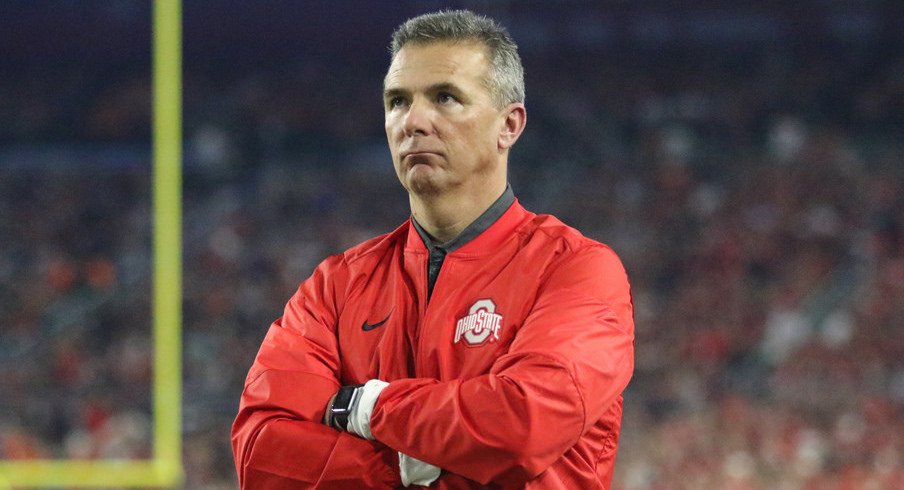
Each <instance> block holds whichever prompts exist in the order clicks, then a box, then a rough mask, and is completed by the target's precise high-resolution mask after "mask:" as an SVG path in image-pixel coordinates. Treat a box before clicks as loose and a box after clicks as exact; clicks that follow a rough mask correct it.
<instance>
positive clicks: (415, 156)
mask: <svg viewBox="0 0 904 490" xmlns="http://www.w3.org/2000/svg"><path fill="white" fill-rule="evenodd" d="M441 156H442V154H440V153H437V152H433V151H424V150H417V151H404V152H402V153H401V155H400V157H401V161H402V162H404V163H405V164H406V165H407V166H408V167H409V168H412V167H415V166H418V165H428V166H429V165H430V163H431V161H432V160H433V159H434V158H436V157H441Z"/></svg>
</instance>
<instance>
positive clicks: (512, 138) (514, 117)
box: [496, 102, 527, 153]
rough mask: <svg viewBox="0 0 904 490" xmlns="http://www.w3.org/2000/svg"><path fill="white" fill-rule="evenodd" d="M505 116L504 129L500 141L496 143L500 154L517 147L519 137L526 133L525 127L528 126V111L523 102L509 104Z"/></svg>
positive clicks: (504, 112)
mask: <svg viewBox="0 0 904 490" xmlns="http://www.w3.org/2000/svg"><path fill="white" fill-rule="evenodd" d="M503 114H504V117H505V119H504V120H503V124H502V128H500V130H499V139H498V140H497V141H496V146H497V148H498V149H499V152H500V153H502V152H504V151H507V150H508V149H509V148H511V147H512V146H514V145H515V142H516V141H518V137H520V136H521V133H522V132H523V131H524V125H525V124H527V111H526V110H525V109H524V104H523V103H521V102H514V103H511V104H509V105H508V107H506V108H505V110H504V111H503Z"/></svg>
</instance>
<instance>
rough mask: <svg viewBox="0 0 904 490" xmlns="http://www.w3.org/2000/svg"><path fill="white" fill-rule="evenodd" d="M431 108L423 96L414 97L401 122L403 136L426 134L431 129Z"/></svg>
mask: <svg viewBox="0 0 904 490" xmlns="http://www.w3.org/2000/svg"><path fill="white" fill-rule="evenodd" d="M431 120H432V109H431V108H430V104H428V103H427V102H426V101H425V100H423V97H415V98H414V100H413V101H412V102H411V105H410V106H408V111H407V112H406V113H405V117H404V121H403V122H402V124H403V128H404V131H405V136H426V135H428V134H430V132H431V131H432V127H433V124H432V122H431Z"/></svg>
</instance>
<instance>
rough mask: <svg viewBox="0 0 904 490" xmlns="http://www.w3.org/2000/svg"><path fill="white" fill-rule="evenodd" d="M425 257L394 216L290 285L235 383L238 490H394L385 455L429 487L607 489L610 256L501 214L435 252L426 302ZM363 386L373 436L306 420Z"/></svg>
mask: <svg viewBox="0 0 904 490" xmlns="http://www.w3.org/2000/svg"><path fill="white" fill-rule="evenodd" d="M427 256H428V252H427V249H426V247H425V245H424V243H423V241H422V239H421V238H420V236H419V235H418V234H417V232H416V230H415V229H414V226H413V224H412V222H411V221H410V220H409V221H408V222H407V223H406V224H404V225H402V226H401V227H399V228H398V229H396V230H395V231H393V232H392V233H389V234H386V235H383V236H380V237H377V238H375V239H372V240H369V241H367V242H364V243H362V244H361V245H358V246H356V247H354V248H352V249H350V250H348V251H346V252H345V253H343V254H339V255H335V256H332V257H330V258H328V259H326V260H325V261H324V262H323V263H321V264H320V265H319V266H318V267H317V269H316V270H315V271H314V273H313V274H312V275H311V277H310V278H309V279H307V280H306V281H305V282H303V283H302V284H301V286H300V287H299V289H298V291H297V292H296V293H295V295H294V296H293V297H292V298H291V299H290V300H289V303H288V304H287V305H286V309H285V313H284V315H283V317H282V318H280V319H279V320H277V321H276V322H274V323H273V325H272V326H271V327H270V330H269V332H268V333H267V335H266V338H265V339H264V341H263V343H262V345H261V348H260V351H259V353H258V355H257V358H256V360H255V362H254V365H253V366H252V367H251V370H250V372H249V373H248V378H247V380H246V384H245V391H244V393H243V394H242V399H241V405H240V407H239V413H238V417H237V418H236V420H235V424H234V426H233V432H232V445H233V450H234V454H235V461H236V467H237V470H238V475H239V481H240V483H241V486H242V488H244V489H255V490H257V489H290V488H291V489H298V488H310V487H318V488H340V489H349V488H352V489H354V488H393V487H397V486H400V479H399V470H398V459H397V453H396V451H400V452H402V453H405V454H407V455H409V456H413V457H415V458H418V459H420V460H423V461H426V462H428V463H431V464H433V465H436V466H438V467H440V468H442V469H443V470H444V471H443V473H442V476H441V477H440V478H439V480H437V482H436V483H434V484H433V486H432V487H433V488H442V489H447V488H448V489H451V488H485V487H491V488H492V487H499V488H535V489H539V488H543V489H547V488H563V489H594V488H600V489H607V488H609V485H610V482H611V479H612V468H613V465H614V463H615V452H616V446H617V444H618V435H619V428H620V425H621V411H622V396H621V393H622V391H623V390H624V388H625V386H626V385H627V384H628V380H629V379H630V377H631V372H632V370H633V366H634V347H633V344H634V322H633V313H632V309H633V306H632V303H631V295H630V290H629V286H628V280H627V277H626V275H625V271H624V269H623V267H622V265H621V262H620V261H619V259H618V257H616V255H615V253H614V252H613V251H612V250H611V249H610V248H608V247H606V246H605V245H602V244H600V243H598V242H595V241H593V240H590V239H588V238H586V237H584V236H582V235H581V234H580V233H578V232H577V231H576V230H574V229H572V228H570V227H568V226H566V225H564V224H562V223H561V222H560V221H559V220H557V219H555V218H554V217H551V216H548V215H536V214H533V213H531V212H529V211H526V210H525V209H524V208H523V207H521V205H520V204H518V202H517V201H516V202H515V203H514V204H513V205H512V206H511V207H510V208H509V209H508V210H507V211H506V212H505V213H504V214H503V215H502V217H500V218H499V219H498V220H497V221H496V222H495V223H494V224H492V225H491V226H490V227H489V228H488V229H487V230H485V231H484V232H483V233H481V234H480V235H478V236H477V237H476V238H474V239H473V240H471V241H470V242H468V243H467V244H465V245H463V246H462V247H461V248H459V249H457V250H455V251H453V252H450V253H449V254H448V255H447V256H446V259H445V262H444V263H443V266H442V269H441V271H440V273H439V277H438V279H437V281H436V284H435V287H434V290H433V294H432V296H431V297H430V300H429V302H428V301H427V299H426V298H427ZM381 322H382V324H381ZM376 325H379V326H376ZM365 326H366V327H365ZM365 328H366V329H365ZM370 379H381V380H384V381H388V382H389V383H390V384H389V386H388V387H387V388H386V389H385V390H384V391H383V392H382V393H381V395H380V397H379V399H378V401H377V404H376V406H375V407H374V413H373V416H372V418H371V430H372V432H373V435H374V437H375V438H376V441H368V440H364V439H360V438H358V437H356V436H354V435H351V434H348V433H340V432H337V431H335V430H333V429H332V428H329V427H327V426H324V425H323V424H321V422H320V421H321V419H322V417H323V413H324V409H325V407H326V405H327V402H328V401H329V399H330V397H331V396H332V395H333V394H334V393H335V392H336V390H338V388H339V387H340V386H341V385H345V384H355V383H364V382H366V381H367V380H370ZM378 441H379V442H378Z"/></svg>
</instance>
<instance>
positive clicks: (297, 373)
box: [232, 257, 400, 490]
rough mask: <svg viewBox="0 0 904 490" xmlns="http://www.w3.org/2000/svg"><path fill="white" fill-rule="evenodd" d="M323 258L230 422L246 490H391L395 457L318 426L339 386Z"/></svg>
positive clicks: (268, 341)
mask: <svg viewBox="0 0 904 490" xmlns="http://www.w3.org/2000/svg"><path fill="white" fill-rule="evenodd" d="M339 260H340V259H339V258H337V257H333V258H330V259H327V261H324V263H323V264H321V265H320V266H319V267H318V268H317V270H315V271H314V274H313V275H312V276H311V277H310V278H309V279H308V280H306V281H305V282H304V283H302V284H301V286H300V287H299V289H298V291H297V292H296V293H295V295H294V296H293V297H292V298H291V299H290V300H289V303H288V304H287V305H286V309H285V312H284V314H283V317H282V318H280V319H279V320H277V321H276V322H274V323H273V325H272V326H271V327H270V330H269V331H268V332H267V335H266V337H265V338H264V341H263V343H262V344H261V348H260V350H259V352H258V354H257V357H256V359H255V361H254V364H253V365H252V367H251V370H250V372H249V373H248V377H247V379H246V382H245V390H244V392H243V393H242V398H241V401H240V404H239V413H238V416H237V417H236V420H235V423H234V424H233V427H232V448H233V454H234V456H235V464H236V470H237V472H238V478H239V484H240V486H241V488H243V489H254V490H258V489H290V488H291V489H299V488H315V487H316V488H337V489H342V488H392V487H394V486H396V485H397V484H398V483H399V482H400V478H399V471H398V456H397V453H396V452H395V451H394V450H391V449H389V448H387V447H386V446H384V445H383V444H381V443H378V442H375V441H366V440H363V439H360V438H357V437H354V436H352V435H349V434H347V433H339V432H338V431H336V430H334V429H332V428H330V427H327V426H325V425H323V424H322V423H321V420H322V418H323V414H324V411H325V409H326V405H327V403H328V402H329V399H330V398H331V397H332V396H333V394H335V393H336V391H337V390H338V389H339V386H340V382H339V372H340V361H339V355H338V346H337V342H336V333H335V325H336V323H337V318H338V314H337V312H338V311H339V309H338V306H337V301H336V297H337V295H336V291H335V288H336V286H335V278H336V277H337V276H341V270H338V271H337V270H335V269H334V268H335V265H336V264H335V263H336V262H337V261H339Z"/></svg>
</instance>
